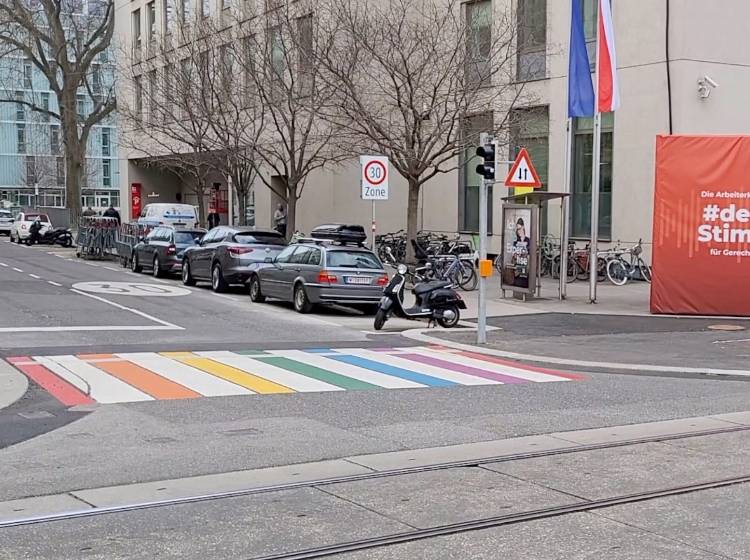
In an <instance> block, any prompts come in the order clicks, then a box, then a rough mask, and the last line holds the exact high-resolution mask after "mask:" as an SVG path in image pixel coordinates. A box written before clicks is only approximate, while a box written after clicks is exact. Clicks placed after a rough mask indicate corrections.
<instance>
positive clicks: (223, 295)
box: [211, 292, 239, 301]
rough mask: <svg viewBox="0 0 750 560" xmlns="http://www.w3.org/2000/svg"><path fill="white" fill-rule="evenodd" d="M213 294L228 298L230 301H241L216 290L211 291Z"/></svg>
mask: <svg viewBox="0 0 750 560" xmlns="http://www.w3.org/2000/svg"><path fill="white" fill-rule="evenodd" d="M211 294H212V295H214V296H216V297H218V298H221V299H228V300H229V301H239V300H238V299H236V298H233V297H232V296H228V295H226V294H217V293H216V292H211Z"/></svg>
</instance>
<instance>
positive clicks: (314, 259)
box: [305, 249, 323, 266]
mask: <svg viewBox="0 0 750 560" xmlns="http://www.w3.org/2000/svg"><path fill="white" fill-rule="evenodd" d="M322 256H323V255H322V253H321V251H320V249H310V253H309V255H308V257H307V262H306V263H305V264H310V265H312V266H320V257H322Z"/></svg>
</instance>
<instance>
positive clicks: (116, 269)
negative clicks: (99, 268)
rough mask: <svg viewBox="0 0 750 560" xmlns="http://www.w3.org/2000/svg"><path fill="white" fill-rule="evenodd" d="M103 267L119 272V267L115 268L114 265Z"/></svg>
mask: <svg viewBox="0 0 750 560" xmlns="http://www.w3.org/2000/svg"><path fill="white" fill-rule="evenodd" d="M103 268H106V269H107V270H112V271H113V272H120V269H119V268H115V267H114V266H105V267H103Z"/></svg>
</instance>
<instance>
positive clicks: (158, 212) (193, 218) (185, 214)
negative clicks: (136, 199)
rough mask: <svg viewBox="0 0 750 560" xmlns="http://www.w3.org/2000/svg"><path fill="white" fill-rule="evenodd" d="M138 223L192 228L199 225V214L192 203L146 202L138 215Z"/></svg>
mask: <svg viewBox="0 0 750 560" xmlns="http://www.w3.org/2000/svg"><path fill="white" fill-rule="evenodd" d="M138 223H139V224H145V225H150V226H165V225H166V226H174V227H182V228H188V229H191V228H195V227H197V226H198V214H197V212H196V210H195V206H191V205H190V204H177V203H175V204H165V203H154V204H146V206H144V207H143V210H141V215H140V216H139V217H138Z"/></svg>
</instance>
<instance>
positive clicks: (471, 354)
mask: <svg viewBox="0 0 750 560" xmlns="http://www.w3.org/2000/svg"><path fill="white" fill-rule="evenodd" d="M458 354H459V355H460V356H466V357H467V358H474V359H475V360H483V361H485V362H489V363H491V364H498V365H501V366H508V367H514V368H518V369H526V370H529V371H535V372H537V373H544V374H547V375H554V376H556V377H562V378H563V379H570V380H572V381H583V380H585V379H586V377H584V376H583V375H579V374H577V373H563V372H561V371H555V370H552V369H547V368H543V367H538V366H529V365H526V364H520V363H518V362H511V361H508V360H503V359H501V358H496V357H495V356H487V355H486V354H477V353H476V352H458Z"/></svg>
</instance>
